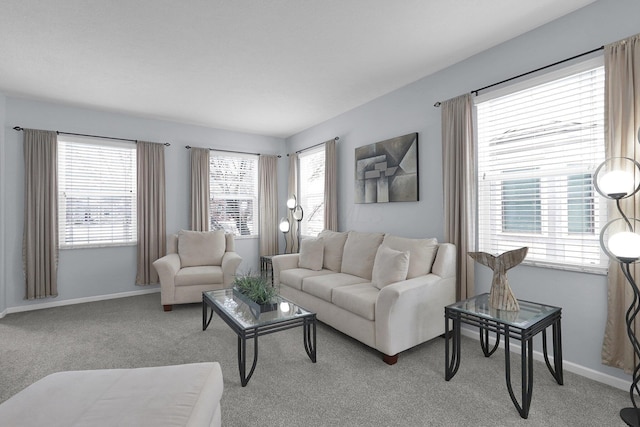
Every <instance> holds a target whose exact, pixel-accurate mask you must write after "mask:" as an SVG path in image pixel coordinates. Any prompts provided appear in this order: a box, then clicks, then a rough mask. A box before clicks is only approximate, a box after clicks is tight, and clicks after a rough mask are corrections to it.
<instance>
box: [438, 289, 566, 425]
mask: <svg viewBox="0 0 640 427" xmlns="http://www.w3.org/2000/svg"><path fill="white" fill-rule="evenodd" d="M518 304H519V305H520V310H519V311H506V310H497V309H495V308H492V307H491V306H490V305H489V294H482V295H477V296H475V297H473V298H469V299H467V300H464V301H459V302H457V303H455V304H451V305H449V306H447V307H445V309H444V316H445V380H446V381H449V380H450V379H451V378H453V376H454V375H455V374H456V372H457V371H458V368H459V367H460V326H461V325H462V324H463V323H466V324H468V325H472V326H477V327H478V328H479V331H480V346H481V347H482V352H483V353H484V355H485V357H489V356H491V355H492V354H493V353H494V352H495V351H496V350H497V348H498V345H499V343H500V336H502V337H503V338H504V351H505V362H504V363H505V378H506V382H507V389H508V390H509V396H510V397H511V401H512V402H513V404H514V405H515V407H516V409H517V410H518V412H519V413H520V416H521V417H522V418H527V417H528V416H529V407H530V406H531V396H532V393H533V337H534V336H535V335H537V334H538V333H539V332H542V348H543V350H542V352H543V353H544V360H545V363H546V365H547V368H548V369H549V371H550V372H551V375H553V377H554V379H555V380H556V382H557V383H558V384H560V385H562V384H563V377H562V336H561V328H560V317H561V311H562V309H561V308H559V307H553V306H550V305H544V304H537V303H534V302H529V301H522V300H518ZM449 321H452V323H453V329H452V330H449V323H450V322H449ZM549 326H551V329H552V337H553V338H552V345H553V362H550V361H549V356H548V354H547V331H546V330H547V328H548V327H549ZM490 332H495V334H496V341H495V343H494V345H493V346H490V345H489V333H490ZM511 339H516V340H518V341H520V361H521V364H522V367H521V374H522V379H521V385H522V397H521V402H522V404H519V403H518V399H517V398H516V396H515V394H514V392H513V387H512V386H511V360H510V357H509V356H510V354H509V353H510V348H509V345H510V340H511ZM450 342H451V343H450Z"/></svg>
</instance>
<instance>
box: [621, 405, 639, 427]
mask: <svg viewBox="0 0 640 427" xmlns="http://www.w3.org/2000/svg"><path fill="white" fill-rule="evenodd" d="M620 418H622V421H624V422H625V423H627V425H628V426H633V427H638V426H640V410H638V409H636V408H624V409H621V410H620Z"/></svg>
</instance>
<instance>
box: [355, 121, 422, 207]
mask: <svg viewBox="0 0 640 427" xmlns="http://www.w3.org/2000/svg"><path fill="white" fill-rule="evenodd" d="M355 157H356V165H355V172H356V182H355V202H356V203H387V202H417V201H418V133H417V132H416V133H410V134H408V135H403V136H398V137H396V138H391V139H387V140H384V141H380V142H376V143H374V144H369V145H363V146H362V147H358V148H356V156H355Z"/></svg>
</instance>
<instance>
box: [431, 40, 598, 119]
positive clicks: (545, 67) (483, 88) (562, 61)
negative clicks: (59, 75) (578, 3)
mask: <svg viewBox="0 0 640 427" xmlns="http://www.w3.org/2000/svg"><path fill="white" fill-rule="evenodd" d="M603 49H604V46H600V47H597V48H595V49H591V50H590V51H587V52H583V53H580V54H578V55H574V56H572V57H571V58H567V59H562V60H560V61H556V62H554V63H553V64H549V65H545V66H544V67H540V68H536V69H535V70H531V71H527V72H526V73H522V74H518V75H517V76H514V77H510V78H508V79H504V80H502V81H499V82H497V83H493V84H490V85H488V86H485V87H481V88H480V89H475V90H472V91H471V92H470V93H471V94H473V95H476V96H478V92H480V91H483V90H485V89H489V88H490V87H494V86H498V85H501V84H502V83H507V82H510V81H511V80H515V79H519V78H520V77H524V76H527V75H529V74H533V73H537V72H538V71H542V70H545V69H547V68H551V67H554V66H556V65H559V64H562V63H564V62H568V61H572V60H574V59H577V58H580V57H581V56H586V55H589V54H592V53H594V52H597V51H599V50H603ZM441 105H442V102H440V101H438V102H436V103H435V104H433V106H434V107H439V106H441Z"/></svg>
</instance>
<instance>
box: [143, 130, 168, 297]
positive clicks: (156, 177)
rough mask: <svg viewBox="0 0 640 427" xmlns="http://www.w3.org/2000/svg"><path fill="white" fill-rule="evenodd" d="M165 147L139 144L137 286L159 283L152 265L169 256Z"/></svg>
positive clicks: (146, 143) (154, 144)
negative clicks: (167, 249)
mask: <svg viewBox="0 0 640 427" xmlns="http://www.w3.org/2000/svg"><path fill="white" fill-rule="evenodd" d="M164 149H165V146H164V144H156V143H153V142H143V141H138V144H137V147H136V161H137V191H138V194H137V196H138V200H137V206H136V210H137V219H138V246H137V258H138V265H137V274H136V285H148V284H152V283H159V278H158V273H157V272H156V270H155V268H154V267H153V262H154V261H155V260H157V259H158V258H161V257H163V256H164V255H165V253H166V247H167V237H166V236H167V234H166V233H167V227H166V199H165V173H164Z"/></svg>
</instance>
